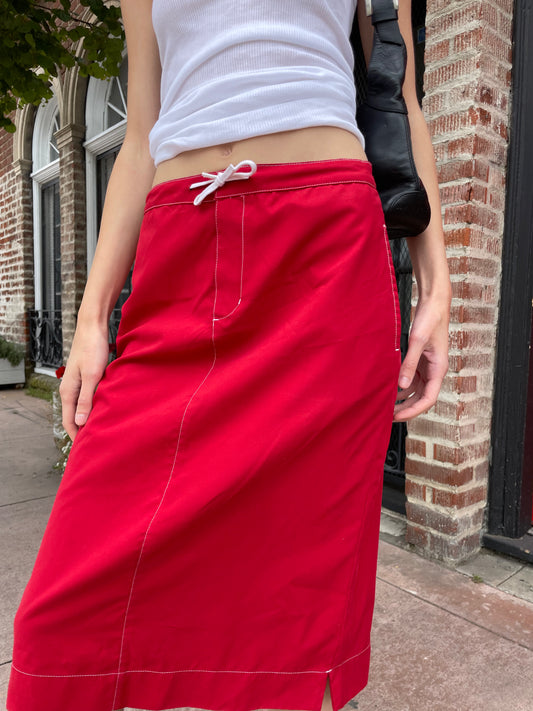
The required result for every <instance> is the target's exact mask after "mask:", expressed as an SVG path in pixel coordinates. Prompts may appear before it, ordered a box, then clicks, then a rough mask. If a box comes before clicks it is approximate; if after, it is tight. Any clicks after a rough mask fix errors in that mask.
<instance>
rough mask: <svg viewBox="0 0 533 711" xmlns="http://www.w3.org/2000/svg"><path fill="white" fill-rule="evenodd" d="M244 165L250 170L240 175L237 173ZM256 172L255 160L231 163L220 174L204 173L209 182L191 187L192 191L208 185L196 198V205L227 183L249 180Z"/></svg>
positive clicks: (203, 181)
mask: <svg viewBox="0 0 533 711" xmlns="http://www.w3.org/2000/svg"><path fill="white" fill-rule="evenodd" d="M244 165H247V166H249V168H250V170H249V171H244V172H240V173H239V172H237V171H238V170H239V168H240V167H241V166H244ZM256 170H257V165H256V164H255V163H254V161H253V160H241V162H240V163H237V165H233V163H230V164H229V165H228V167H227V168H226V170H221V171H220V172H218V173H202V175H203V177H204V178H208V180H201V181H200V182H199V183H193V184H192V185H190V186H189V188H190V190H192V189H193V188H199V187H201V186H202V185H207V187H206V188H204V190H202V192H201V193H199V194H198V195H197V196H196V197H195V198H194V201H193V202H194V204H195V205H199V204H200V203H201V202H202V200H203V199H204V198H205V197H206V196H207V195H209V194H210V193H213V192H214V191H215V190H216V189H217V188H219V187H220V186H221V185H224V183H225V182H226V181H228V180H240V179H242V178H249V177H250V176H251V175H253V174H254V173H255V171H256Z"/></svg>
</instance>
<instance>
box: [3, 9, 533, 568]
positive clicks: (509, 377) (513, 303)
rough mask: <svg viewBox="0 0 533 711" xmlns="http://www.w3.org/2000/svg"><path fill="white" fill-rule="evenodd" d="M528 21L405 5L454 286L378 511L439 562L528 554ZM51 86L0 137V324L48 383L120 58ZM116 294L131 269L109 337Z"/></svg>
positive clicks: (406, 279) (83, 251) (401, 281)
mask: <svg viewBox="0 0 533 711" xmlns="http://www.w3.org/2000/svg"><path fill="white" fill-rule="evenodd" d="M400 2H401V0H400ZM529 9H530V8H529ZM530 15H531V13H530V12H529V11H528V1H527V0H515V2H512V0H483V1H481V0H446V1H445V0H427V2H426V1H425V0H413V30H414V40H415V49H416V56H417V62H418V68H419V76H420V78H421V79H420V98H421V102H422V107H423V110H424V113H425V116H426V119H427V122H428V126H429V129H430V132H431V136H432V140H433V145H434V150H435V156H436V160H437V169H438V177H439V183H440V189H441V200H442V214H443V221H444V226H445V237H446V248H447V254H448V260H449V266H450V272H451V278H452V283H453V302H452V311H451V324H450V368H449V371H448V374H447V376H446V378H445V381H444V384H443V387H442V390H441V393H440V396H439V400H438V402H437V404H436V405H435V406H434V407H433V408H431V410H430V411H429V412H428V413H427V414H424V415H420V416H419V417H417V418H416V419H415V420H413V421H411V422H409V423H408V424H407V425H396V424H395V425H394V426H393V428H392V432H391V445H390V451H389V457H388V459H387V465H386V467H385V469H386V471H385V487H384V506H385V507H386V508H390V509H392V510H394V511H396V512H397V513H398V515H401V516H405V520H406V524H407V528H406V541H407V542H408V543H411V544H412V545H413V546H415V547H416V548H417V549H418V551H419V552H420V553H421V554H422V555H426V556H429V557H435V558H438V559H440V560H443V561H449V562H453V561H460V560H463V559H464V558H466V557H468V556H470V555H471V554H472V553H474V552H476V551H477V550H479V548H480V546H488V547H491V548H495V549H498V550H502V551H505V552H508V553H511V554H513V555H517V556H519V557H522V558H525V559H529V560H533V546H532V545H531V543H533V529H532V524H531V521H532V500H533V450H532V448H533V359H531V357H530V343H531V333H532V296H533V254H532V252H533V247H532V244H533V233H532V224H533V219H532V215H531V212H532V209H533V208H532V202H533V201H532V199H531V195H530V191H531V189H530V187H529V186H530V185H531V180H530V178H532V177H533V176H531V175H530V173H531V171H532V166H533V143H532V138H531V137H530V136H529V132H528V131H527V130H526V120H525V117H526V116H527V111H528V109H529V108H530V107H531V102H532V100H533V86H532V80H531V77H530V76H528V72H527V71H526V67H527V66H528V65H527V62H528V61H529V59H530V57H529V52H530V50H529V49H528V47H529V46H533V23H532V20H531V17H530ZM53 89H54V98H53V99H51V100H50V101H48V102H47V103H45V104H42V105H41V106H39V107H38V108H37V109H35V108H34V107H30V106H26V107H25V108H24V109H23V110H22V111H18V112H17V114H16V116H15V117H14V120H15V123H16V126H17V130H16V132H15V134H7V133H5V132H2V133H1V134H0V206H1V208H2V210H1V217H0V274H1V280H0V335H1V336H4V337H5V338H8V339H10V340H13V341H15V342H17V343H21V344H24V345H25V347H26V353H27V359H28V361H29V362H30V363H31V364H32V366H33V369H34V371H35V372H36V373H40V374H41V375H42V376H44V377H46V376H48V377H50V378H51V379H55V381H57V379H56V377H55V370H56V368H58V367H59V366H60V365H62V364H64V363H65V362H66V359H67V357H68V354H69V349H70V344H71V342H72V337H73V334H74V331H75V326H76V314H77V309H78V308H79V304H80V301H81V298H82V295H83V290H84V287H85V282H86V279H87V274H88V270H89V269H90V266H91V263H92V257H93V255H94V250H95V247H96V241H97V236H98V225H99V220H100V215H101V211H102V205H103V200H104V197H105V190H106V186H107V181H108V178H109V174H110V171H111V168H112V166H113V161H114V158H115V156H116V154H117V152H118V150H119V148H120V145H121V142H122V140H123V138H124V134H125V127H126V122H127V116H126V96H127V55H126V54H125V55H124V59H123V64H122V69H121V74H120V76H119V77H117V78H114V79H113V80H111V81H102V80H96V79H93V78H91V79H89V80H87V79H84V78H82V77H80V76H79V75H78V74H77V73H76V72H75V71H71V70H67V71H65V72H64V73H63V74H62V75H61V77H60V78H59V79H58V80H57V81H56V82H54V86H53ZM528 180H529V183H528ZM393 251H394V257H395V266H396V271H397V278H398V285H399V291H400V294H401V302H402V313H403V322H404V323H403V330H404V339H403V341H404V342H403V347H404V350H405V347H406V346H407V338H408V329H409V321H410V319H411V318H412V314H413V310H414V308H415V307H416V300H417V294H416V283H415V282H414V280H413V277H412V274H411V269H410V263H409V256H408V251H407V249H406V246H405V245H401V244H399V243H398V244H395V245H394V247H393ZM130 291H131V272H130V275H129V276H128V279H127V280H126V283H125V284H124V288H123V291H122V293H121V295H120V297H119V299H118V301H117V304H116V305H115V310H114V312H113V316H112V319H111V321H110V343H113V341H114V339H115V336H116V329H117V327H118V323H119V320H120V310H121V307H122V304H123V303H124V301H125V299H126V298H127V297H128V295H129V293H130ZM530 375H531V377H530Z"/></svg>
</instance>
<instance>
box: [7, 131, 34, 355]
mask: <svg viewBox="0 0 533 711" xmlns="http://www.w3.org/2000/svg"><path fill="white" fill-rule="evenodd" d="M30 171H31V161H29V160H23V159H19V160H17V161H16V162H15V163H13V135H12V134H8V133H6V132H5V131H3V132H2V134H1V136H0V210H1V230H0V332H1V333H2V335H3V336H4V337H6V338H8V339H9V340H12V341H15V342H16V343H20V344H26V345H28V344H29V327H28V323H27V318H26V310H27V309H28V308H32V307H33V304H34V292H33V230H32V207H31V205H32V197H31V179H30V177H29V176H30Z"/></svg>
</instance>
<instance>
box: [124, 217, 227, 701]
mask: <svg viewBox="0 0 533 711" xmlns="http://www.w3.org/2000/svg"><path fill="white" fill-rule="evenodd" d="M215 216H216V204H215ZM215 221H216V220H215ZM217 268H218V231H217V233H216V256H215V274H214V281H215V295H214V298H213V315H212V318H211V343H212V345H213V362H212V363H211V367H210V368H209V370H208V371H207V373H206V374H205V376H204V378H203V380H202V381H201V382H200V384H199V385H198V387H197V388H196V390H195V391H194V392H193V394H192V395H191V397H190V398H189V401H188V402H187V405H186V406H185V410H184V411H183V415H182V418H181V422H180V428H179V432H178V441H177V443H176V449H175V452H174V460H173V462H172V467H171V469H170V474H169V477H168V480H167V483H166V486H165V489H164V491H163V494H162V496H161V499H160V501H159V504H158V505H157V508H156V510H155V511H154V514H153V516H152V518H151V520H150V523H149V524H148V528H147V529H146V532H145V534H144V539H143V542H142V545H141V550H140V551H139V557H138V559H137V565H136V566H135V571H134V573H133V578H132V581H131V587H130V592H129V597H128V602H127V605H126V611H125V613H124V624H123V626H122V637H121V641H120V652H119V660H118V667H117V672H116V674H117V680H116V684H115V693H114V696H113V703H112V706H111V709H114V707H115V701H116V698H117V692H118V684H119V680H120V673H121V672H120V667H121V664H122V652H123V649H124V638H125V636H126V624H127V620H128V613H129V608H130V603H131V599H132V596H133V588H134V585H135V579H136V577H137V571H138V569H139V565H140V562H141V558H142V554H143V551H144V546H145V543H146V539H147V537H148V532H149V530H150V528H151V526H152V523H153V522H154V520H155V517H156V516H157V513H158V512H159V509H160V508H161V506H162V504H163V500H164V499H165V496H166V493H167V491H168V487H169V486H170V482H171V480H172V477H173V475H174V468H175V465H176V459H177V456H178V451H179V446H180V442H181V433H182V430H183V423H184V421H185V415H186V414H187V410H188V409H189V405H190V404H191V402H192V400H193V399H194V397H195V395H196V394H197V392H198V391H199V390H200V388H201V387H202V385H203V384H204V383H205V381H206V380H207V378H208V377H209V375H210V374H211V373H212V371H213V368H214V367H215V363H216V360H217V351H216V344H215V309H216V304H217V293H218V290H217Z"/></svg>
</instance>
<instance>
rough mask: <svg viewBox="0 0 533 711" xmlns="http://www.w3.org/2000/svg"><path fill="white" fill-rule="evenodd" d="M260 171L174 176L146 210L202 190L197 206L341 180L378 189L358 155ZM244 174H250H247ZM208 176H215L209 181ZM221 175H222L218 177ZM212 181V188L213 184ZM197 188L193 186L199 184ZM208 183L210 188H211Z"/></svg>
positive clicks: (263, 166) (261, 166) (188, 199)
mask: <svg viewBox="0 0 533 711" xmlns="http://www.w3.org/2000/svg"><path fill="white" fill-rule="evenodd" d="M241 163H253V161H241ZM239 165H240V164H239ZM254 165H256V170H253V169H252V170H249V171H247V169H246V168H244V169H243V170H242V171H241V172H240V173H239V174H238V176H237V174H236V173H234V172H233V175H234V176H235V177H226V179H225V180H226V181H227V182H224V177H222V176H223V174H226V175H228V176H231V175H232V171H231V170H229V166H228V168H227V169H226V171H218V172H217V171H214V172H213V173H205V174H204V173H198V174H195V175H188V176H186V177H183V178H173V179H171V180H166V181H164V182H162V183H158V184H157V185H154V187H153V188H151V190H150V191H149V192H148V194H147V196H146V204H145V211H146V210H150V209H152V208H155V207H160V206H162V205H167V204H176V203H191V204H192V203H194V200H195V198H196V197H197V196H198V195H199V194H200V193H201V192H202V187H203V188H204V190H203V192H204V193H207V194H206V195H205V196H204V197H202V198H201V202H198V201H197V203H196V207H197V209H200V208H201V206H202V205H203V204H206V203H212V202H214V201H215V200H218V199H221V198H226V197H235V196H239V195H246V194H253V193H262V192H275V191H283V190H293V189H296V188H305V187H314V186H319V185H331V184H339V183H366V184H368V185H370V186H371V187H373V188H374V189H375V188H376V184H375V181H374V177H373V175H372V166H371V163H370V162H369V161H365V160H360V159H358V158H330V159H327V160H312V161H300V162H297V163H257V164H254ZM234 167H235V168H236V167H237V166H234ZM244 173H247V175H246V176H244ZM206 176H211V177H210V178H208V179H207V180H206V179H205V178H206ZM217 176H219V177H218V178H217ZM210 184H212V186H213V187H212V188H211V185H210ZM195 185H196V187H193V186H195ZM205 185H207V186H208V188H210V190H209V191H208V190H207V189H206V188H205Z"/></svg>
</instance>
